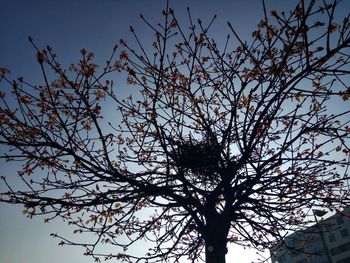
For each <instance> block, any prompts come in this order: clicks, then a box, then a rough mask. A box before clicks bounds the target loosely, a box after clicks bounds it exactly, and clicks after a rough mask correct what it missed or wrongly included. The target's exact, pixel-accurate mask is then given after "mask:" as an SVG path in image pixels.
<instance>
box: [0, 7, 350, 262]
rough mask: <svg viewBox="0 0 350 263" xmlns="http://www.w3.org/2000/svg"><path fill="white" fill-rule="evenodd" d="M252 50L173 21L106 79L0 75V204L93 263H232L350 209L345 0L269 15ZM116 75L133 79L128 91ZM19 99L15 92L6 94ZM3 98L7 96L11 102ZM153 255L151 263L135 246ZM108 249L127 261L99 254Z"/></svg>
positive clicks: (115, 57)
mask: <svg viewBox="0 0 350 263" xmlns="http://www.w3.org/2000/svg"><path fill="white" fill-rule="evenodd" d="M262 3H263V5H262V8H263V11H264V17H263V18H262V19H261V21H260V22H259V24H258V25H257V30H256V31H254V32H253V33H252V38H251V39H249V40H243V39H241V38H240V36H239V35H238V34H237V32H236V30H235V26H233V25H231V24H230V23H228V32H229V35H228V37H227V39H225V40H223V39H219V40H218V39H214V38H212V37H211V26H212V25H213V23H214V22H215V21H214V20H215V17H214V18H213V19H212V20H211V21H208V22H202V21H201V20H198V21H194V20H193V18H192V17H191V14H190V12H188V15H189V27H187V26H181V23H180V21H178V20H177V17H176V13H175V12H174V10H172V9H171V8H170V7H168V6H167V7H166V8H165V10H164V11H163V13H162V15H163V22H162V23H160V24H157V25H153V24H151V23H150V22H149V21H148V20H147V19H146V18H144V17H143V16H141V19H142V20H143V21H144V23H145V25H146V26H148V27H149V29H150V30H151V32H152V33H153V35H154V42H153V43H152V44H151V45H149V46H148V45H146V44H145V43H143V42H142V39H141V37H140V36H138V34H137V32H135V31H134V29H133V28H132V27H130V32H131V34H132V35H133V36H134V40H135V41H134V42H133V44H129V43H128V42H127V41H126V40H123V39H121V40H120V43H118V46H116V47H115V49H114V50H113V53H112V55H111V57H110V58H108V60H107V61H106V64H105V65H102V66H100V67H98V65H96V64H95V63H94V53H92V52H89V51H87V50H85V49H82V50H81V59H80V60H79V61H78V62H77V63H75V64H71V65H69V66H68V67H65V66H63V65H62V64H61V63H60V62H59V59H58V58H57V56H56V54H55V53H54V51H53V49H52V47H49V46H47V47H46V48H44V49H41V48H39V47H37V46H36V44H35V43H34V41H33V40H32V39H31V38H30V39H29V40H30V42H31V43H32V45H33V47H34V48H35V49H36V51H37V57H36V59H37V61H38V64H39V67H40V70H41V73H42V77H43V78H42V79H43V80H42V83H41V84H40V85H34V84H31V83H28V82H27V81H26V80H25V78H23V77H20V78H18V79H16V80H12V79H10V78H9V74H8V70H7V69H4V68H1V70H0V72H1V93H0V99H1V104H0V123H1V126H0V143H1V144H3V145H7V146H8V147H9V148H8V149H9V150H8V151H7V152H5V153H4V156H3V158H6V159H7V160H8V161H21V163H22V167H21V169H19V171H18V175H19V178H20V180H22V181H23V182H24V183H25V186H26V188H25V189H16V188H15V187H13V186H12V185H11V184H9V183H8V181H7V179H6V178H2V183H5V184H6V185H7V187H8V191H7V192H5V193H2V194H1V201H3V202H8V203H15V204H18V203H19V204H24V205H25V211H24V213H25V214H26V215H27V216H28V217H32V216H35V215H44V217H45V220H46V221H50V220H53V219H56V218H63V219H64V220H65V221H67V222H68V223H69V224H71V225H73V226H74V227H75V229H76V230H75V232H76V233H77V235H78V234H83V233H95V234H97V236H96V242H93V243H86V242H84V241H82V239H80V238H79V241H78V242H77V241H73V240H67V239H66V238H65V237H61V236H60V235H59V234H55V235H56V236H57V237H58V238H60V239H61V240H62V241H61V244H68V245H69V244H70V245H81V246H83V247H85V248H86V254H87V255H91V256H93V257H94V258H95V259H96V261H99V260H100V257H102V258H104V259H106V260H107V259H118V260H121V261H129V262H137V261H142V262H143V261H145V262H160V261H162V262H163V261H164V262H167V261H169V262H178V260H180V259H181V258H186V259H189V260H191V261H193V262H195V261H197V260H205V261H206V262H208V263H214V262H215V263H223V262H225V254H226V252H227V248H226V247H227V244H228V243H235V244H239V245H243V246H248V245H249V246H253V247H255V248H257V249H265V248H269V247H271V245H273V244H275V243H276V242H279V241H280V240H282V239H283V237H284V236H285V235H286V233H287V232H288V231H294V230H298V229H300V228H303V227H305V226H307V225H308V224H310V222H312V220H313V218H312V217H310V212H311V210H312V209H314V208H320V207H322V208H327V209H330V210H334V211H336V212H340V211H341V210H342V209H343V208H344V207H345V206H348V205H350V201H349V200H350V192H349V171H348V169H349V164H350V159H349V158H350V156H349V153H350V144H349V139H350V107H349V98H350V83H349V82H350V79H349V73H350V69H349V63H350V52H349V51H350V24H349V15H348V16H347V17H345V18H342V19H338V18H337V17H336V15H335V14H336V13H337V10H338V8H341V6H342V3H341V1H338V0H334V1H300V2H299V3H298V4H297V6H296V7H295V9H294V10H291V11H281V12H280V11H275V10H272V11H269V9H268V8H267V7H266V6H265V2H264V1H263V2H262ZM116 74H118V76H120V77H125V80H126V83H125V84H124V83H123V82H121V81H120V80H119V79H118V81H116V80H115V76H116ZM7 90H11V92H7ZM5 91H6V92H5ZM143 240H144V241H147V242H149V243H150V242H153V243H154V246H152V248H151V249H150V250H149V251H148V252H146V253H145V255H138V254H137V253H136V254H133V253H132V252H133V251H131V250H130V249H129V250H128V248H129V247H131V246H132V245H133V244H134V243H136V242H143ZM100 244H106V245H112V246H117V247H119V248H120V249H117V250H114V251H117V252H114V253H113V252H111V254H101V253H100V251H99V249H98V246H99V245H100Z"/></svg>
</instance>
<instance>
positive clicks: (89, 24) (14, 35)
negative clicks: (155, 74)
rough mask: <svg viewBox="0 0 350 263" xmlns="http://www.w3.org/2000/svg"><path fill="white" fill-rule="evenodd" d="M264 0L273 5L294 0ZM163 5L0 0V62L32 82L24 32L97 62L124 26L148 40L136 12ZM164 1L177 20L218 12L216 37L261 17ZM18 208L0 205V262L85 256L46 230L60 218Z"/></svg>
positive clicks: (240, 253) (218, 4) (78, 260)
mask: <svg viewBox="0 0 350 263" xmlns="http://www.w3.org/2000/svg"><path fill="white" fill-rule="evenodd" d="M267 2H268V3H269V5H270V6H271V7H272V8H278V9H279V8H281V7H284V8H288V7H287V5H289V6H291V5H294V4H296V3H297V1H287V0H285V1H276V0H274V1H267ZM165 4H166V1H165V0H123V1H122V0H31V1H28V0H0V39H1V40H0V67H5V68H8V69H10V70H11V72H12V73H11V76H12V77H13V78H16V77H17V76H22V75H23V76H24V77H25V78H26V79H27V80H29V81H34V82H35V81H39V79H40V71H39V66H38V64H37V63H36V59H35V51H34V50H33V48H32V47H31V45H30V44H29V42H28V41H27V38H28V36H32V37H33V39H34V41H35V42H36V43H37V45H38V46H39V47H40V46H43V47H44V46H46V45H47V44H49V45H51V46H52V47H53V48H54V50H55V51H56V53H57V54H58V56H59V59H60V61H62V62H63V64H65V63H66V65H68V64H69V63H72V62H75V61H76V60H77V58H78V57H79V51H80V50H81V49H82V48H86V49H88V50H91V51H94V52H95V56H96V59H97V61H100V62H104V61H105V60H106V58H108V56H109V55H110V54H111V50H112V47H113V46H114V45H115V44H116V43H118V41H119V39H120V38H126V39H127V38H128V37H131V36H130V34H129V32H128V31H129V30H128V29H129V26H130V25H132V26H134V28H135V29H136V31H138V32H140V33H139V34H140V36H141V41H145V42H146V43H150V42H151V41H152V39H151V37H152V36H150V35H148V34H146V33H145V31H144V28H145V26H144V25H143V24H142V21H141V20H140V18H139V14H140V13H142V14H143V15H144V16H145V17H147V18H149V19H150V20H151V21H153V22H161V19H162V18H161V15H160V13H161V10H162V9H163V8H164V7H165ZM170 5H171V6H173V7H174V9H175V13H176V14H178V16H180V18H181V19H180V23H182V24H186V23H187V20H186V7H187V6H189V7H190V8H191V10H192V13H193V17H194V18H198V17H200V18H202V20H203V21H205V20H209V19H210V18H211V17H212V16H213V15H214V14H217V15H218V20H217V22H216V24H215V34H217V36H218V37H220V36H221V37H225V36H226V34H227V33H228V27H227V25H226V21H230V22H231V23H232V24H233V25H234V26H235V27H236V28H237V29H238V31H239V32H240V34H241V35H243V38H248V37H250V32H252V31H253V29H254V28H255V25H256V24H257V23H258V21H259V20H260V18H261V17H262V8H261V7H262V5H261V1H260V0H226V1H225V0H217V1H213V0H171V1H170ZM0 147H2V146H0ZM5 150H6V149H4V148H3V147H2V148H0V151H5ZM0 165H1V170H0V175H1V176H2V175H5V176H7V177H14V176H16V166H15V165H9V164H5V163H3V162H1V163H0ZM0 190H4V186H2V185H0ZM21 211H22V208H21V207H20V206H9V205H5V204H0V262H4V263H24V262H28V263H32V262H35V263H48V262H49V263H62V262H63V263H64V262H74V263H83V262H84V263H86V262H92V259H90V258H88V257H84V256H83V255H82V253H83V249H82V248H79V247H76V248H71V247H63V248H61V247H59V246H58V245H57V243H58V241H57V240H54V239H52V238H50V237H49V234H50V233H52V232H60V233H62V232H66V233H69V231H70V229H69V228H68V227H67V226H66V225H65V224H64V223H62V222H53V223H50V224H43V218H34V219H31V220H30V219H27V218H26V217H25V216H24V215H22V213H21ZM255 257H256V256H255V251H248V250H243V249H236V248H230V251H229V254H228V256H227V262H228V263H230V262H233V263H234V262H239V263H250V262H252V260H253V259H254V258H255Z"/></svg>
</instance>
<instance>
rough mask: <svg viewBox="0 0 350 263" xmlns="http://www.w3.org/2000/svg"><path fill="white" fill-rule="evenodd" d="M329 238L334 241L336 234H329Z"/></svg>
mask: <svg viewBox="0 0 350 263" xmlns="http://www.w3.org/2000/svg"><path fill="white" fill-rule="evenodd" d="M328 240H329V242H331V243H333V242H334V241H335V240H336V238H335V235H334V234H330V235H329V236H328Z"/></svg>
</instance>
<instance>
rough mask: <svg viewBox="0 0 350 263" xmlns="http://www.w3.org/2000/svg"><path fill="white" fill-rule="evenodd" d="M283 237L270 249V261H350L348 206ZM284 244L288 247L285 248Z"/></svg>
mask: <svg viewBox="0 0 350 263" xmlns="http://www.w3.org/2000/svg"><path fill="white" fill-rule="evenodd" d="M320 212H321V211H314V216H315V219H316V224H315V225H313V226H311V227H309V228H306V229H304V230H301V231H297V232H295V233H293V234H291V235H289V236H287V237H286V238H285V239H284V240H283V242H281V244H282V243H284V244H286V245H279V246H276V247H275V248H273V249H271V250H270V253H271V258H272V259H271V260H272V263H350V207H348V208H346V209H345V210H344V211H343V212H342V214H338V215H334V216H331V217H329V218H327V219H325V220H317V217H318V216H320V215H321V214H320ZM286 246H288V247H289V248H287V247H286Z"/></svg>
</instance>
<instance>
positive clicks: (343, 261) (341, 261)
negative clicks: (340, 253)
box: [337, 257, 350, 263]
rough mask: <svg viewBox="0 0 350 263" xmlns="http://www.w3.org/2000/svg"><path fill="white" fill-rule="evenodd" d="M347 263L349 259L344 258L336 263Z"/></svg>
mask: <svg viewBox="0 0 350 263" xmlns="http://www.w3.org/2000/svg"><path fill="white" fill-rule="evenodd" d="M349 262H350V257H348V258H344V259H341V260H338V261H337V263H349Z"/></svg>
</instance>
